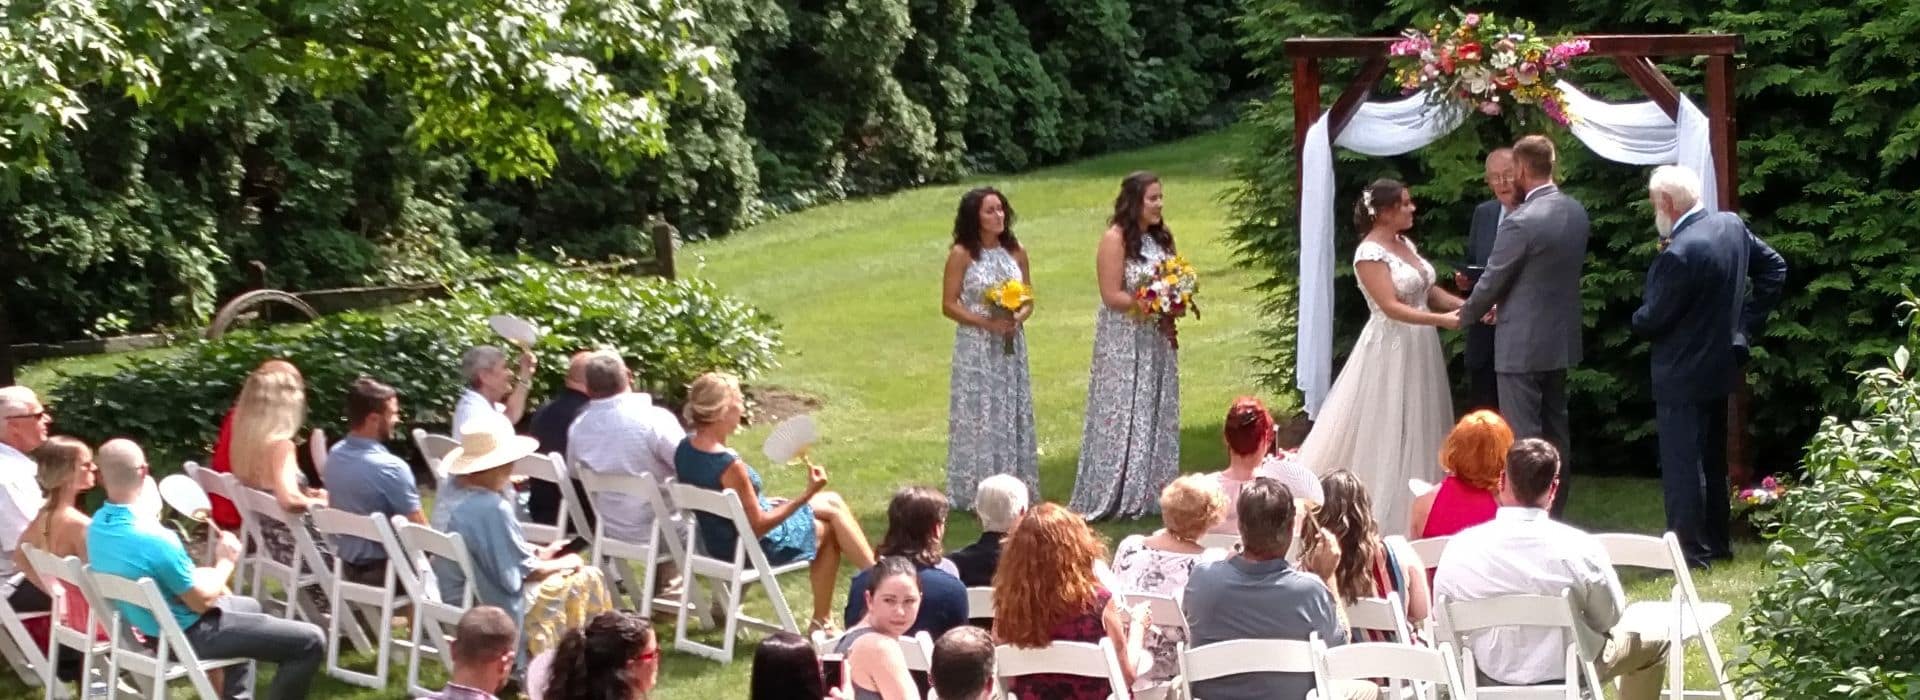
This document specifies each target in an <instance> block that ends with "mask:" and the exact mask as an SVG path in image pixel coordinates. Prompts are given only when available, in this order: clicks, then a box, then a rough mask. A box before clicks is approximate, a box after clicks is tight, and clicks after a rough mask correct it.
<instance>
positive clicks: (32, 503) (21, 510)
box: [0, 386, 53, 596]
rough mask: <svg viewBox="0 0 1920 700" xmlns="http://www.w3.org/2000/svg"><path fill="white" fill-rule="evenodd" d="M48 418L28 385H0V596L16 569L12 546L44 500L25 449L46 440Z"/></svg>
mask: <svg viewBox="0 0 1920 700" xmlns="http://www.w3.org/2000/svg"><path fill="white" fill-rule="evenodd" d="M52 422H53V418H52V416H49V415H47V409H46V407H45V406H41V405H40V397H38V396H36V395H34V393H33V390H32V389H28V388H26V387H24V386H10V387H6V388H3V389H0V596H6V595H11V594H12V593H13V590H14V586H13V584H14V581H13V579H14V578H15V574H16V573H18V567H16V566H14V564H13V550H14V549H15V548H17V547H19V546H20V535H21V534H22V533H25V532H26V531H27V525H29V524H31V523H32V522H33V516H35V515H38V514H39V513H40V507H41V506H42V505H44V504H45V503H46V497H45V495H44V494H42V493H40V482H39V480H38V479H37V475H38V474H39V472H40V467H39V465H36V464H34V462H33V459H32V458H31V457H28V456H27V453H30V452H32V451H34V449H35V448H38V447H40V444H41V443H44V442H46V441H47V425H48V424H50V423H52Z"/></svg>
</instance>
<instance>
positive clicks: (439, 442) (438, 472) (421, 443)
mask: <svg viewBox="0 0 1920 700" xmlns="http://www.w3.org/2000/svg"><path fill="white" fill-rule="evenodd" d="M413 446H414V447H415V448H418V449H419V450H420V459H422V460H425V461H426V463H427V471H429V472H432V473H433V483H434V484H435V485H438V484H439V483H440V482H443V481H446V480H447V470H446V468H445V467H442V466H441V465H440V460H441V459H444V458H445V457H446V456H447V453H448V452H452V451H453V448H456V447H459V446H460V441H459V440H455V439H453V438H450V437H447V436H445V435H436V434H433V433H429V432H427V431H425V430H421V429H419V428H414V429H413Z"/></svg>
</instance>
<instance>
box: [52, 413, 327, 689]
mask: <svg viewBox="0 0 1920 700" xmlns="http://www.w3.org/2000/svg"><path fill="white" fill-rule="evenodd" d="M94 466H95V468H96V469H98V470H99V474H100V483H101V484H102V485H103V486H105V487H106V489H107V503H106V504H104V505H102V506H100V510H98V511H96V512H94V514H93V524H92V525H89V526H88V527H87V554H88V555H89V557H90V559H91V561H90V562H89V563H90V564H91V565H92V567H93V570H94V571H97V572H99V573H103V574H110V575H113V576H119V577H122V578H126V579H131V580H135V581H137V580H140V579H143V578H147V579H152V580H153V582H154V583H155V584H156V585H158V586H159V588H160V594H161V596H163V597H165V598H166V601H167V607H168V612H169V613H170V614H171V615H172V616H173V620H174V622H176V623H178V624H179V625H180V628H181V629H182V630H183V631H184V632H185V633H186V638H187V645H188V646H191V647H193V651H194V653H196V654H199V655H200V657H201V658H203V659H254V660H256V661H267V662H273V663H278V664H279V666H280V668H279V672H278V673H276V674H274V677H273V685H272V687H271V688H269V689H268V692H267V695H266V697H267V698H270V699H273V700H298V699H300V698H305V697H306V696H307V687H308V686H309V685H311V684H312V683H313V674H314V673H315V672H316V671H318V670H319V669H320V661H321V659H322V656H321V654H322V652H323V651H325V649H326V641H325V638H324V637H323V636H322V635H321V633H320V628H319V627H317V626H315V625H313V624H310V623H306V622H295V621H293V620H283V619H280V618H277V617H269V616H267V615H262V614H260V603H259V601H256V600H254V599H252V598H243V597H241V596H236V595H229V594H228V593H227V589H226V582H227V579H228V578H230V577H231V576H232V575H233V564H234V561H235V560H236V559H238V558H239V557H240V541H239V540H237V539H235V538H234V536H233V533H230V532H221V533H220V540H219V542H218V543H217V544H216V546H215V547H214V551H213V557H214V564H213V566H212V567H209V568H201V569H195V568H194V566H193V560H191V559H189V558H187V550H186V548H185V547H183V546H181V544H180V537H179V536H178V535H175V534H174V533H173V531H172V530H168V529H166V528H165V527H163V526H161V525H160V521H158V520H154V519H150V518H142V517H140V516H137V515H134V513H133V511H132V510H130V509H129V508H128V505H129V504H131V503H133V501H134V499H135V498H136V497H137V496H138V495H139V493H140V489H141V486H142V484H143V483H144V480H145V479H146V476H147V459H146V455H144V454H142V453H141V451H140V448H139V446H137V445H135V444H133V442H131V441H128V440H113V441H111V442H108V443H107V444H105V445H102V446H100V453H99V454H98V455H96V456H95V457H94ZM114 606H115V608H117V609H118V611H119V613H120V616H121V617H122V618H123V619H125V620H126V621H127V622H128V624H131V625H133V626H134V627H135V628H136V629H139V630H140V633H141V634H144V635H146V636H147V637H148V638H149V639H154V638H158V637H159V635H160V623H159V621H158V620H156V619H155V618H154V616H153V615H152V613H150V612H148V611H146V610H144V609H138V608H135V607H133V606H130V605H127V604H125V603H120V602H115V603H114ZM251 673H252V670H251V668H250V667H248V666H233V667H229V668H228V669H226V678H225V683H224V686H225V687H223V688H222V689H221V691H220V696H221V697H223V698H236V699H244V698H250V697H251V695H250V694H249V693H248V691H247V688H248V687H249V686H250V685H251V684H252V683H251V679H250V678H249V676H250V675H251Z"/></svg>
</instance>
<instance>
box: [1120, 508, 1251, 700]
mask: <svg viewBox="0 0 1920 700" xmlns="http://www.w3.org/2000/svg"><path fill="white" fill-rule="evenodd" d="M1226 509H1227V496H1226V494H1223V493H1221V492H1220V488H1219V485H1218V483H1217V482H1215V481H1214V480H1213V479H1212V478H1209V477H1206V476H1202V475H1199V474H1188V475H1186V476H1183V477H1180V478H1178V479H1174V480H1173V483H1170V484H1167V487H1166V488H1164V489H1161V490H1160V518H1161V521H1162V522H1163V523H1165V524H1166V527H1163V528H1161V529H1159V530H1156V531H1154V533H1153V534H1151V535H1132V536H1129V537H1127V538H1126V539H1124V540H1120V546H1119V547H1118V548H1116V549H1115V550H1114V552H1113V574H1114V576H1116V577H1118V578H1119V579H1120V585H1121V586H1124V587H1125V588H1126V590H1125V591H1123V593H1155V594H1159V595H1165V596H1172V597H1174V598H1176V599H1177V598H1179V597H1181V596H1182V595H1185V592H1186V589H1187V576H1188V575H1189V574H1191V573H1193V566H1194V565H1195V564H1198V563H1200V560H1201V558H1202V557H1203V556H1204V555H1206V553H1207V549H1206V548H1205V547H1202V546H1200V536H1201V535H1204V534H1206V533H1207V530H1208V528H1211V527H1213V525H1214V523H1217V522H1220V519H1221V518H1223V517H1225V511H1226ZM1166 622H1168V623H1173V622H1174V621H1173V620H1167V621H1166ZM1184 641H1187V631H1186V629H1185V628H1184V627H1181V626H1178V625H1175V624H1156V625H1153V626H1151V627H1148V628H1147V642H1146V644H1147V652H1148V653H1150V654H1152V655H1153V670H1152V671H1150V672H1148V673H1147V674H1146V675H1144V676H1141V678H1140V683H1139V684H1138V685H1136V688H1143V687H1146V686H1150V685H1156V684H1160V683H1165V682H1168V681H1171V680H1173V678H1174V676H1178V675H1180V660H1179V658H1178V655H1179V647H1180V643H1181V642H1184Z"/></svg>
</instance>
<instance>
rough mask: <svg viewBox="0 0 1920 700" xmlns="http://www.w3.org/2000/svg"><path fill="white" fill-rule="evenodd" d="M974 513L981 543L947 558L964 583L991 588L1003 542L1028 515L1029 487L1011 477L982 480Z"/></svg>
mask: <svg viewBox="0 0 1920 700" xmlns="http://www.w3.org/2000/svg"><path fill="white" fill-rule="evenodd" d="M973 510H974V514H975V515H978V516H980V539H979V540H978V541H976V542H974V543H973V544H970V545H967V546H965V547H961V548H960V549H959V550H957V551H955V552H953V553H952V554H949V555H947V560H948V561H951V562H953V568H954V569H956V570H958V571H959V572H960V582H961V583H964V584H966V585H967V586H969V587H971V586H991V585H993V570H994V569H995V568H997V567H999V566H1000V541H1001V540H1003V539H1005V538H1006V536H1007V530H1008V529H1010V528H1012V527H1013V521H1015V520H1018V519H1019V518H1020V515H1021V514H1023V513H1026V512H1027V485H1026V484H1024V483H1022V482H1021V481H1020V479H1019V478H1018V477H1015V476H1014V475H1012V474H995V475H993V476H989V477H987V478H985V479H982V480H981V481H980V490H979V493H978V495H976V496H974V498H973Z"/></svg>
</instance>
